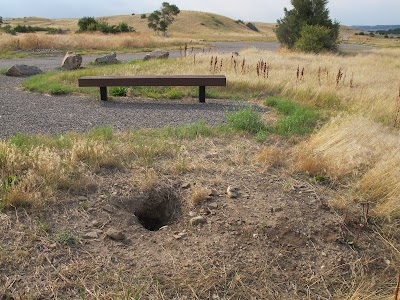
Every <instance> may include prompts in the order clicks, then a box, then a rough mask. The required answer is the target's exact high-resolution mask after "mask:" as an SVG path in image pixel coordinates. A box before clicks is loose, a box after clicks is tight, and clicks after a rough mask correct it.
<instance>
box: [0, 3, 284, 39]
mask: <svg viewBox="0 0 400 300" xmlns="http://www.w3.org/2000/svg"><path fill="white" fill-rule="evenodd" d="M143 15H146V16H148V15H149V13H147V14H143ZM96 19H97V20H100V21H104V22H107V23H109V24H110V25H117V24H119V23H121V22H125V23H127V24H128V25H129V26H132V27H133V28H134V29H135V30H136V31H138V32H150V33H151V32H153V31H152V30H151V29H150V28H149V27H148V26H147V18H142V14H136V15H114V16H104V17H96ZM248 21H249V20H244V22H238V20H233V19H231V18H228V17H225V16H221V15H218V14H214V13H208V12H199V11H185V10H182V11H181V13H180V14H179V15H178V16H177V17H176V19H175V22H174V23H173V24H172V25H171V26H170V27H169V28H168V34H169V35H170V36H172V37H185V38H192V37H193V38H196V39H208V40H210V39H212V40H237V39H240V40H241V39H243V40H256V41H261V40H275V39H276V36H275V33H274V32H273V29H274V28H275V24H273V23H262V22H252V23H253V24H254V25H255V26H256V27H257V29H258V30H259V32H256V31H253V30H251V29H249V28H248V27H247V26H246V23H247V22H248ZM250 22H251V21H250ZM5 23H6V24H9V25H11V26H13V27H14V26H16V25H26V26H40V27H55V28H61V29H64V30H70V31H71V32H75V31H76V30H78V25H77V24H78V19H77V18H75V19H73V18H71V19H68V18H65V19H47V18H41V17H25V18H7V20H6V22H5Z"/></svg>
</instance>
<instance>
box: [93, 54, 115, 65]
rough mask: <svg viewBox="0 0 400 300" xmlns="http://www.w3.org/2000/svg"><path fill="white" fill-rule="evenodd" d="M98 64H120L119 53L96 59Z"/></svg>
mask: <svg viewBox="0 0 400 300" xmlns="http://www.w3.org/2000/svg"><path fill="white" fill-rule="evenodd" d="M95 63H96V64H104V65H111V64H118V63H119V60H118V59H117V53H115V52H114V53H110V54H107V55H104V56H101V57H98V58H96V59H95Z"/></svg>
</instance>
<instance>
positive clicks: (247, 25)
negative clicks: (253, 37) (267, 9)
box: [246, 22, 259, 32]
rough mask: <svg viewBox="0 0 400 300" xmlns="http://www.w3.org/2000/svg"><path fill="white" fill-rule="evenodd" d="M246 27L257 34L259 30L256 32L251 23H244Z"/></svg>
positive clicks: (256, 29)
mask: <svg viewBox="0 0 400 300" xmlns="http://www.w3.org/2000/svg"><path fill="white" fill-rule="evenodd" d="M246 27H247V28H249V29H250V30H253V31H256V32H259V30H258V28H257V27H256V25H254V24H253V23H251V22H248V23H246Z"/></svg>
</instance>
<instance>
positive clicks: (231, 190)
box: [226, 186, 239, 198]
mask: <svg viewBox="0 0 400 300" xmlns="http://www.w3.org/2000/svg"><path fill="white" fill-rule="evenodd" d="M226 194H227V195H228V197H229V198H237V197H238V196H239V192H238V189H237V188H235V187H232V186H228V188H227V189H226Z"/></svg>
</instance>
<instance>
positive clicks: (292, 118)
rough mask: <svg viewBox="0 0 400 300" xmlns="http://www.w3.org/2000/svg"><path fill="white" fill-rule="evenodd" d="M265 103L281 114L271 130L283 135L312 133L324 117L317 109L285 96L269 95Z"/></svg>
mask: <svg viewBox="0 0 400 300" xmlns="http://www.w3.org/2000/svg"><path fill="white" fill-rule="evenodd" d="M265 105H267V106H269V107H273V108H275V109H276V110H277V111H278V113H279V114H280V115H281V118H280V119H279V120H278V121H277V123H276V124H275V126H274V127H272V128H271V129H270V130H271V132H273V133H276V134H279V135H282V136H291V135H306V134H310V133H312V132H313V131H314V129H315V128H316V126H317V125H318V123H319V122H320V120H321V119H322V117H321V114H320V113H319V112H318V111H317V110H316V109H314V108H311V107H308V106H305V105H301V104H298V103H295V102H293V101H290V100H288V99H285V98H279V97H275V96H273V97H269V98H267V99H266V100H265Z"/></svg>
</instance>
